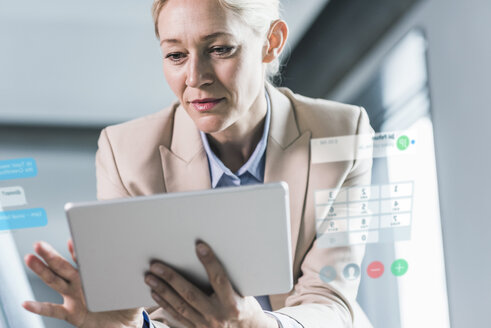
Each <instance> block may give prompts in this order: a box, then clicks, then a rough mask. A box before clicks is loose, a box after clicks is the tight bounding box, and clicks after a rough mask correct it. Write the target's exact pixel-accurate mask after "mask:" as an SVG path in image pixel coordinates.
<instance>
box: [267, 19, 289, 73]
mask: <svg viewBox="0 0 491 328" xmlns="http://www.w3.org/2000/svg"><path fill="white" fill-rule="evenodd" d="M287 37H288V26H287V25H286V22H285V21H284V20H281V19H277V20H275V21H274V22H272V23H271V26H270V27H269V31H268V37H267V42H266V45H265V53H264V55H263V63H271V62H272V61H273V60H275V59H276V58H278V56H279V55H280V54H281V52H282V51H283V47H284V46H285V43H286V39H287Z"/></svg>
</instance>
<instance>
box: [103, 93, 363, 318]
mask: <svg viewBox="0 0 491 328" xmlns="http://www.w3.org/2000/svg"><path fill="white" fill-rule="evenodd" d="M266 87H267V91H268V92H269V95H270V98H271V105H272V108H271V126H270V130H269V136H268V144H267V150H266V168H265V175H264V182H274V181H286V182H287V183H288V185H289V190H290V211H291V213H290V214H291V241H292V251H293V268H292V270H293V276H294V283H295V287H294V289H293V290H292V291H291V292H290V293H288V294H282V295H270V296H269V299H270V302H271V305H272V308H273V310H275V311H278V312H281V313H283V314H286V315H288V316H290V317H292V318H294V319H295V320H297V321H298V322H299V323H301V324H302V325H303V326H304V327H305V328H314V327H319V328H320V327H322V328H325V327H340V328H341V327H352V326H353V322H355V326H357V327H367V326H369V323H368V321H367V320H366V318H365V316H364V313H363V312H362V311H361V309H360V308H359V306H358V304H357V303H356V300H355V299H356V294H357V290H358V285H359V279H358V280H355V281H347V280H345V279H344V278H343V277H342V274H341V272H342V270H343V268H344V266H345V265H346V264H347V263H357V264H358V265H360V266H361V261H362V258H363V255H364V247H363V246H351V247H337V248H321V247H317V242H316V227H315V220H314V212H315V211H314V192H315V191H316V190H319V189H328V188H337V187H341V186H352V185H367V184H369V183H370V176H371V160H356V161H344V162H334V163H322V164H312V163H311V161H310V158H311V153H310V141H311V139H312V138H324V137H333V136H342V135H355V134H366V133H371V132H372V129H371V127H370V125H369V120H368V116H367V114H366V112H365V110H364V109H363V108H360V107H356V106H350V105H344V104H340V103H336V102H332V101H327V100H322V99H311V98H307V97H303V96H300V95H297V94H294V93H292V92H291V91H290V90H288V89H284V88H281V89H276V88H274V87H273V86H271V85H269V84H267V85H266ZM96 168H97V195H98V198H99V199H111V198H119V197H131V196H138V195H151V194H157V193H166V192H177V191H188V190H199V189H209V188H211V182H210V172H209V168H208V162H207V157H206V153H205V150H204V148H203V145H202V142H201V139H200V135H199V131H198V129H197V128H196V126H195V125H194V123H193V121H192V120H191V118H190V117H189V116H188V115H187V113H186V112H185V110H184V109H183V108H182V107H181V106H180V105H179V103H174V104H173V105H172V106H170V107H168V108H166V109H164V110H162V111H160V112H157V113H155V114H152V115H149V116H145V117H143V118H139V119H136V120H133V121H130V122H126V123H123V124H119V125H115V126H110V127H107V128H105V129H104V130H103V131H102V133H101V136H100V139H99V150H98V151H97V156H96ZM327 265H330V266H333V267H334V268H336V270H337V272H338V275H337V278H336V279H335V280H334V281H332V282H331V283H329V284H327V283H324V282H323V281H322V280H321V279H320V275H319V272H320V270H321V269H322V268H323V267H324V266H327ZM159 316H160V318H161V317H162V312H160V311H154V312H152V313H151V317H152V319H156V320H158V319H159Z"/></svg>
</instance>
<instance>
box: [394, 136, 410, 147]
mask: <svg viewBox="0 0 491 328" xmlns="http://www.w3.org/2000/svg"><path fill="white" fill-rule="evenodd" d="M407 147H409V138H408V137H407V136H400V137H399V139H397V148H398V149H399V150H405V149H406V148H407Z"/></svg>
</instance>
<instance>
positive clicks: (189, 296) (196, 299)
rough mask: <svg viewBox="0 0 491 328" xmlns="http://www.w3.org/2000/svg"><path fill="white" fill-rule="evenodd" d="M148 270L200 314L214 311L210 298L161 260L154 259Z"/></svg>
mask: <svg viewBox="0 0 491 328" xmlns="http://www.w3.org/2000/svg"><path fill="white" fill-rule="evenodd" d="M150 272H151V273H152V274H154V275H155V276H156V277H158V278H160V279H162V280H163V281H165V282H166V283H167V284H168V285H169V286H171V287H172V289H174V291H176V292H177V293H178V294H179V295H180V296H181V297H182V298H183V299H184V300H185V301H186V302H187V303H189V304H190V305H191V306H192V307H193V308H195V309H196V310H197V311H198V312H200V313H202V314H213V313H214V311H215V309H214V307H213V306H212V304H211V302H210V298H209V297H208V296H207V295H205V294H204V293H203V292H202V291H201V290H200V289H199V288H198V287H196V286H195V285H193V284H192V283H190V282H189V281H188V280H187V279H185V278H184V277H183V276H181V275H180V274H179V273H177V272H176V271H175V270H173V269H172V268H170V267H168V266H167V265H165V264H163V263H162V262H158V261H154V262H153V263H152V265H151V266H150Z"/></svg>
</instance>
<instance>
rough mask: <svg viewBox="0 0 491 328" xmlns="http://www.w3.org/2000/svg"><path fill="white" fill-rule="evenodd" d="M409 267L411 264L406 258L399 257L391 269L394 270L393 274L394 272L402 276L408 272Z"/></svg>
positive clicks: (397, 275) (395, 274)
mask: <svg viewBox="0 0 491 328" xmlns="http://www.w3.org/2000/svg"><path fill="white" fill-rule="evenodd" d="M408 267H409V266H408V264H407V261H406V260H404V259H398V260H395V261H394V262H392V265H391V266H390V270H391V271H392V274H394V276H396V277H400V276H402V275H404V274H405V273H406V272H407V269H408Z"/></svg>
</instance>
